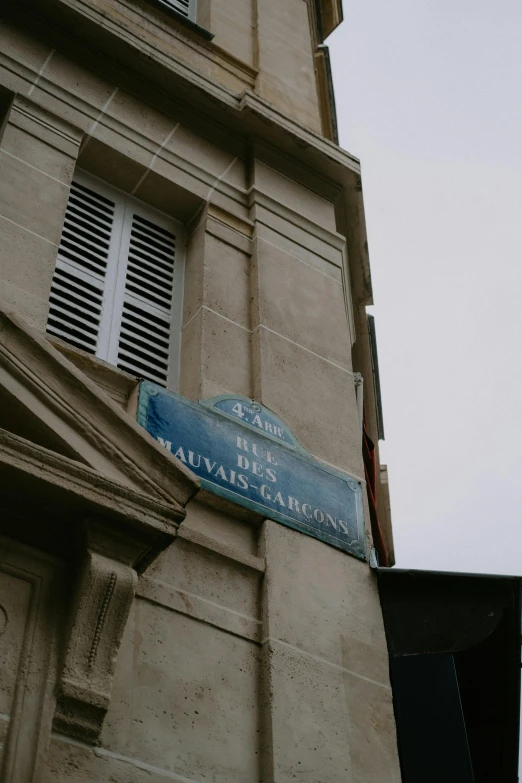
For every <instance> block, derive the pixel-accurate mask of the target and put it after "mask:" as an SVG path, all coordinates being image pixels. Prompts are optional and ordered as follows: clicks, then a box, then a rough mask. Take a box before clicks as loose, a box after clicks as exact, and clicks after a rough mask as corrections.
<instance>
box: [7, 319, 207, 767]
mask: <svg viewBox="0 0 522 783" xmlns="http://www.w3.org/2000/svg"><path fill="white" fill-rule="evenodd" d="M0 336H1V339H0V483H1V486H2V515H1V516H0V533H1V534H2V535H4V536H5V537H6V539H12V540H17V539H21V540H22V541H23V543H24V544H26V545H29V546H32V547H34V548H35V549H36V551H37V550H39V549H43V550H44V551H46V552H49V553H50V554H54V555H55V556H57V557H58V558H59V559H60V560H61V561H62V562H64V563H67V564H69V566H72V568H73V569H77V571H76V574H75V584H74V589H73V594H72V599H71V601H70V603H69V606H68V607H67V609H68V612H69V621H68V624H67V627H66V634H65V639H63V641H62V642H61V643H62V645H63V646H62V650H61V654H60V652H58V659H59V661H60V668H59V670H58V672H57V675H58V676H57V688H56V698H57V703H56V709H55V712H54V721H53V722H54V727H55V729H56V730H58V731H60V732H62V733H66V734H69V735H72V736H74V737H77V738H79V739H82V740H84V741H87V742H96V740H97V739H98V736H99V734H100V730H101V727H102V723H103V719H104V717H105V714H106V712H107V709H108V706H109V702H110V695H111V687H112V679H113V676H114V670H115V666H116V657H117V654H118V649H119V647H120V644H121V639H122V636H123V632H124V629H125V624H126V621H127V617H128V614H129V610H130V607H131V604H132V600H133V597H134V592H135V589H136V582H137V574H138V573H141V572H142V571H144V570H145V569H146V568H147V566H148V564H149V563H151V562H152V561H153V560H154V559H155V558H156V557H157V556H158V555H159V554H160V552H162V551H163V550H164V549H165V548H166V547H167V546H169V544H170V543H171V542H172V541H173V540H174V538H175V537H176V534H177V530H178V526H179V524H180V522H181V521H182V520H183V519H184V517H185V508H184V507H185V504H186V503H187V502H188V500H189V499H190V498H191V497H192V496H193V495H194V494H195V493H196V492H197V491H198V489H199V482H198V480H197V479H196V477H195V476H194V475H193V474H192V473H191V472H190V471H189V470H187V468H186V467H185V466H184V465H183V464H182V463H180V462H179V461H178V460H176V459H175V458H174V457H173V456H172V455H171V454H169V453H168V452H167V451H166V450H165V449H163V448H161V447H160V446H159V445H158V444H157V443H155V442H154V441H153V439H152V438H151V437H150V436H149V435H148V434H147V433H146V432H145V431H144V430H143V429H142V428H141V427H139V426H138V424H137V423H136V422H135V421H133V419H132V418H131V417H130V416H129V415H127V414H126V413H125V412H124V411H122V410H121V408H120V407H119V406H118V405H116V403H114V402H113V401H112V400H111V399H110V398H109V397H108V396H107V395H106V394H104V393H103V392H102V391H101V390H100V389H99V388H98V387H97V386H96V384H94V383H93V382H92V381H91V380H90V379H89V378H88V377H87V376H86V375H85V374H84V373H82V372H81V371H80V370H79V369H78V368H76V367H75V366H74V365H73V364H72V363H71V362H69V361H68V360H67V359H66V358H64V357H63V356H62V355H61V354H60V353H59V352H58V351H56V350H55V349H54V348H53V346H52V345H51V344H50V343H49V342H48V340H46V339H45V337H43V336H42V335H41V334H40V333H38V332H37V331H35V330H34V329H31V328H30V327H28V326H27V324H24V323H23V322H22V321H20V320H19V319H18V318H16V317H15V316H12V315H10V314H8V313H6V312H3V311H2V308H1V306H0ZM2 427H5V429H2ZM33 436H34V441H36V442H34V441H33V439H32V438H33ZM28 437H29V438H31V440H28ZM21 499H23V502H21ZM64 608H65V607H64ZM54 631H56V633H54ZM58 631H59V628H58V626H57V623H55V626H54V629H53V634H54V636H53V638H54V637H58V636H59V635H60V634H59V633H58ZM53 645H54V641H53ZM53 655H54V652H53ZM55 674H56V672H55V670H54V669H53V671H52V672H50V673H49V677H48V679H49V680H50V681H51V682H52V681H53V680H54V677H55ZM47 707H48V708H49V709H51V708H52V707H54V705H51V704H47V706H46V708H47ZM20 779H21V778H20Z"/></svg>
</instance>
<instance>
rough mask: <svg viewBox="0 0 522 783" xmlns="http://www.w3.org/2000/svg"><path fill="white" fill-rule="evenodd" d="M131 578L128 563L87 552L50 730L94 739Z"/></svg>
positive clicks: (104, 708)
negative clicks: (53, 729)
mask: <svg viewBox="0 0 522 783" xmlns="http://www.w3.org/2000/svg"><path fill="white" fill-rule="evenodd" d="M136 583H137V574H136V571H134V569H133V568H130V567H129V566H128V565H125V564H123V563H120V562H117V561H116V560H112V559H110V558H108V557H105V556H104V555H100V554H98V553H96V552H94V551H92V550H88V551H87V553H86V556H85V560H84V564H83V569H82V571H81V573H80V575H79V578H78V582H77V587H76V596H75V601H74V603H73V608H72V617H71V625H70V630H69V634H68V639H67V642H66V646H65V658H64V662H63V670H62V675H61V678H60V680H59V685H58V698H57V704H56V712H55V716H54V728H55V730H57V731H60V732H62V733H64V734H68V735H69V736H73V737H77V738H78V739H82V740H84V741H86V742H95V741H96V740H97V738H98V736H99V734H100V731H101V727H102V724H103V720H104V718H105V714H106V712H107V709H108V707H109V702H110V696H111V689H112V680H113V676H114V669H115V666H116V657H117V654H118V650H119V647H120V642H121V638H122V635H123V631H124V629H125V624H126V622H127V617H128V614H129V610H130V607H131V605H132V600H133V598H134V593H135V590H136Z"/></svg>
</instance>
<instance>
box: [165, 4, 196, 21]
mask: <svg viewBox="0 0 522 783" xmlns="http://www.w3.org/2000/svg"><path fill="white" fill-rule="evenodd" d="M159 2H160V4H161V5H164V6H166V7H167V8H172V10H173V11H177V12H178V13H179V14H182V15H183V16H185V17H186V18H187V19H190V20H191V21H192V22H195V21H196V0H159Z"/></svg>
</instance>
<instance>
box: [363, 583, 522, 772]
mask: <svg viewBox="0 0 522 783" xmlns="http://www.w3.org/2000/svg"><path fill="white" fill-rule="evenodd" d="M376 572H377V575H378V582H379V593H380V597H381V605H382V610H383V617H384V625H385V629H386V637H387V641H388V650H389V653H390V670H391V675H392V688H393V699H394V706H395V712H396V721H397V733H398V742H399V752H400V757H401V766H402V771H403V780H404V783H417V781H419V783H421V781H422V783H431V781H435V780H437V781H444V783H449V781H459V783H468V781H473V780H474V781H475V783H516V782H517V781H518V746H519V722H520V583H521V579H520V578H518V577H502V576H499V577H495V576H488V575H477V574H451V573H442V572H433V571H404V570H399V569H391V568H389V569H386V568H377V569H376ZM443 661H446V663H444V662H443ZM448 662H451V665H452V666H453V663H454V669H453V677H451V676H450V673H449V667H450V663H448ZM458 699H460V701H459V704H461V705H462V711H461V712H460V718H459V711H458V710H457V708H456V704H457V700H458ZM459 709H460V707H459ZM468 748H469V758H470V759H471V766H472V769H473V773H474V777H473V776H472V777H469V774H470V771H469V767H468V769H466V763H465V758H466V754H467V753H468ZM423 759H430V760H431V763H430V765H429V768H428V767H426V768H424V760H423ZM454 770H459V772H458V775H460V777H459V776H457V777H451V775H454ZM466 775H467V777H466Z"/></svg>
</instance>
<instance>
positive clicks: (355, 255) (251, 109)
mask: <svg viewBox="0 0 522 783" xmlns="http://www.w3.org/2000/svg"><path fill="white" fill-rule="evenodd" d="M4 7H5V13H6V15H7V16H8V17H9V18H11V19H12V20H13V21H14V22H15V23H16V24H18V25H20V26H22V27H25V28H27V29H30V30H34V31H35V32H36V34H38V35H43V36H44V37H46V38H47V40H49V41H50V42H51V44H52V45H53V46H56V47H57V48H59V49H60V50H61V51H62V52H63V53H64V54H67V55H69V56H71V57H73V58H75V59H76V58H77V56H78V54H79V53H80V52H81V51H82V50H83V55H82V57H83V59H85V58H86V54H85V52H86V51H87V50H89V49H90V50H91V59H92V52H93V51H94V50H95V51H96V58H95V60H94V61H95V62H96V70H97V71H98V72H99V73H103V74H104V75H105V77H106V78H107V79H109V80H112V81H114V82H116V83H118V84H121V85H122V87H123V88H124V89H128V90H130V91H131V92H133V93H134V94H136V95H138V96H140V97H143V99H144V100H146V101H147V102H149V103H152V104H153V105H156V106H160V105H162V106H163V107H164V108H165V107H166V105H167V104H170V109H169V111H170V110H172V112H173V114H175V116H176V117H177V118H178V120H180V121H181V122H186V123H187V125H189V126H192V127H193V128H194V129H196V130H198V132H204V133H206V135H207V136H208V135H209V134H210V135H212V134H213V133H214V130H213V129H215V135H216V138H218V139H220V138H223V137H224V136H226V135H227V134H232V135H233V137H234V138H235V139H237V140H238V141H239V140H243V141H246V142H249V141H256V140H258V139H259V140H262V141H263V143H264V144H266V145H269V146H272V147H273V148H274V149H276V150H277V151H278V153H281V154H283V155H284V156H286V157H288V159H289V161H293V162H294V164H295V166H296V172H297V174H296V176H298V177H299V178H301V176H302V171H303V170H308V171H309V172H310V174H311V176H319V178H322V179H324V180H329V181H330V182H331V183H332V184H333V185H335V186H337V187H338V188H339V194H340V195H339V197H338V199H337V201H338V204H339V206H338V213H339V216H340V218H339V219H340V224H343V225H340V230H342V232H343V233H346V237H347V249H348V256H349V261H350V270H351V274H352V278H353V288H352V293H353V296H354V297H355V299H356V300H357V301H359V302H361V303H364V304H371V303H372V289H371V274H370V266H369V257H368V246H367V238H366V222H365V215H364V204H363V198H362V185H361V178H360V164H359V161H358V160H357V158H355V157H354V156H353V155H351V154H350V153H348V152H346V151H345V150H343V149H341V148H340V147H339V146H338V145H336V144H334V143H333V142H331V141H329V140H328V139H326V138H324V137H323V136H321V135H320V134H318V133H316V132H314V131H312V130H310V129H309V128H307V127H305V126H304V125H301V124H300V123H298V122H296V121H295V120H293V119H291V118H290V117H288V116H286V115H285V114H284V113H283V112H281V111H279V110H278V109H277V108H276V107H274V106H273V105H271V104H269V103H268V102H266V101H264V100H263V99H261V98H260V97H259V96H258V95H256V94H255V93H254V92H252V91H251V90H249V89H245V90H244V91H243V93H242V94H241V95H238V94H236V93H234V92H231V91H230V90H228V89H226V88H225V87H223V86H221V85H220V84H218V83H217V82H216V81H215V80H213V79H211V78H209V77H206V76H205V75H204V74H203V73H201V72H199V71H197V70H196V68H193V67H190V66H189V65H188V64H187V63H185V62H182V61H181V60H179V59H177V58H176V49H175V47H172V48H170V49H168V48H167V47H166V46H160V45H159V43H158V44H157V45H153V44H152V43H151V41H150V40H144V39H143V36H141V37H140V35H139V34H138V29H137V28H136V30H133V29H132V26H131V25H129V24H126V23H125V19H124V18H122V15H121V14H119V15H118V14H116V13H115V12H114V11H112V12H110V11H109V10H108V9H107V8H106V7H105V6H104V7H103V8H102V7H101V6H99V7H98V6H97V5H95V4H94V3H92V2H90V0H16V1H15V0H7V2H5V4H4ZM173 96H175V97H173ZM195 124H196V125H197V128H196V127H195ZM218 143H219V142H218Z"/></svg>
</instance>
